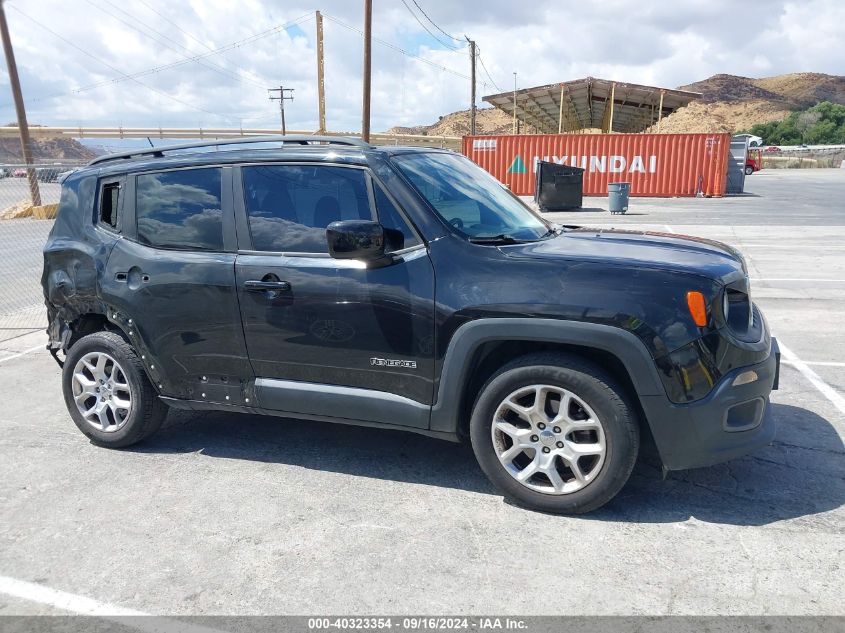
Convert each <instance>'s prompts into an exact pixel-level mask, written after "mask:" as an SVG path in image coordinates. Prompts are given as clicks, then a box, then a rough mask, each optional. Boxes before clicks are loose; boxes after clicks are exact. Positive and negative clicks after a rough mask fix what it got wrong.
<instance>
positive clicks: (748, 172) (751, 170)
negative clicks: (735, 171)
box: [745, 165, 754, 176]
mask: <svg viewBox="0 0 845 633" xmlns="http://www.w3.org/2000/svg"><path fill="white" fill-rule="evenodd" d="M753 173H754V168H753V167H752V166H751V165H746V166H745V175H746V176H750V175H751V174H753Z"/></svg>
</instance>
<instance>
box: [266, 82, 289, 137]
mask: <svg viewBox="0 0 845 633" xmlns="http://www.w3.org/2000/svg"><path fill="white" fill-rule="evenodd" d="M267 92H269V93H270V101H278V102H279V110H280V111H281V113H282V135H283V136H284V135H285V134H287V130H286V128H285V101H293V88H285V87H284V86H279V87H278V88H268V89H267ZM274 92H278V93H279V96H278V97H274V96H273V93H274ZM286 92H289V93H290V96H289V97H288V96H287V95H285V93H286Z"/></svg>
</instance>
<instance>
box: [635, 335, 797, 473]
mask: <svg viewBox="0 0 845 633" xmlns="http://www.w3.org/2000/svg"><path fill="white" fill-rule="evenodd" d="M752 372H753V373H752ZM779 373H780V351H779V349H778V344H777V341H776V340H775V339H774V338H773V339H772V345H771V352H770V354H769V357H768V358H766V359H765V360H764V361H762V362H760V363H757V364H755V365H750V366H747V367H739V368H737V369H734V370H733V371H731V372H729V373H727V374H725V375H724V376H723V377H722V379H721V380H720V381H719V382H718V384H717V385H716V386H715V387H714V388H713V390H712V391H711V392H710V394H709V395H707V396H706V397H705V398H702V399H701V400H697V401H695V402H691V403H688V404H674V403H672V402H670V401H669V399H668V398H666V397H665V396H641V397H640V400H641V403H642V405H643V410H644V412H645V414H646V417H647V419H648V423H649V426H650V427H651V431H652V435H653V436H654V441H655V443H656V444H657V449H658V451H659V452H660V457H661V459H662V461H663V464H664V466H665V467H666V468H667V469H668V470H684V469H687V468H698V467H701V466H710V465H712V464H718V463H720V462H725V461H728V460H731V459H734V458H736V457H740V456H742V455H746V454H748V453H750V452H752V451H754V450H756V449H758V448H760V447H762V446H765V445H766V444H769V443H771V441H772V439H774V436H775V424H774V421H773V420H772V415H771V407H770V406H769V394H770V393H771V391H772V389H773V388H774V389H776V388H777V379H778V376H779ZM755 375H756V379H753V380H752V377H753V376H755Z"/></svg>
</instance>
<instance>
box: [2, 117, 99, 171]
mask: <svg viewBox="0 0 845 633" xmlns="http://www.w3.org/2000/svg"><path fill="white" fill-rule="evenodd" d="M9 125H10V126H12V127H14V126H15V125H16V124H14V123H11V124H9ZM31 127H37V126H31ZM96 155H97V154H96V153H95V152H93V151H91V150H90V149H88V148H87V147H85V146H84V145H82V143H80V142H78V141H76V140H75V139H72V138H49V139H32V158H33V160H34V161H36V162H44V161H47V160H61V159H64V160H78V161H87V160H91V159H92V158H94V157H95V156H96ZM0 162H4V163H21V162H23V157H22V152H21V142H20V139H18V138H17V137H8V138H0Z"/></svg>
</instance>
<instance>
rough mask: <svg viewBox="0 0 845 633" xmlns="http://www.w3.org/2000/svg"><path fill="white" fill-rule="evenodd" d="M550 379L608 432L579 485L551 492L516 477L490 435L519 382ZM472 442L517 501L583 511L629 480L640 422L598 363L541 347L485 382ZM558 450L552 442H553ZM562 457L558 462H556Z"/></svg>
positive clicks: (497, 483) (522, 384)
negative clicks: (597, 460)
mask: <svg viewBox="0 0 845 633" xmlns="http://www.w3.org/2000/svg"><path fill="white" fill-rule="evenodd" d="M530 385H551V386H554V387H560V388H563V389H566V390H568V391H569V392H571V393H573V394H575V395H576V396H577V398H579V399H580V400H582V401H583V402H584V403H586V404H587V405H588V406H589V407H590V408H591V409H592V410H593V411H594V412H595V414H596V416H597V417H598V420H599V422H600V424H601V427H602V430H603V432H604V442H605V454H604V462H603V463H602V465H601V466H600V467H599V469H597V470H598V472H597V474H595V475H594V479H592V480H591V481H590V482H589V483H587V484H586V485H584V487H583V488H581V489H580V490H577V491H574V492H571V493H565V494H548V493H544V492H538V491H535V490H531V489H529V488H528V487H526V486H525V485H523V484H522V483H520V482H518V481H517V480H516V479H515V478H514V477H513V476H512V475H511V474H510V473H509V472H508V471H507V470H506V469H505V467H504V466H503V465H502V463H501V462H500V461H499V458H498V456H497V454H496V449H495V448H494V444H493V438H492V425H493V422H494V416H495V414H496V411H497V409H498V407H499V405H500V404H501V403H502V402H503V401H504V399H505V398H506V397H508V395H510V394H511V393H513V392H514V391H516V390H517V389H519V388H521V387H527V386H530ZM470 437H471V440H472V448H473V451H474V452H475V456H476V459H478V463H479V465H480V466H481V469H482V470H483V471H484V473H485V474H486V475H487V477H488V478H489V479H490V481H491V482H492V483H493V484H494V485H495V486H496V487H497V488H498V489H499V490H501V491H502V492H503V493H504V494H505V495H506V496H507V497H508V498H510V499H512V500H513V501H515V502H516V503H518V504H519V505H522V506H525V507H528V508H531V509H534V510H540V511H543V512H552V513H556V514H582V513H585V512H590V511H592V510H595V509H596V508H599V507H601V506H602V505H604V504H605V503H607V502H608V501H610V500H611V499H612V498H613V497H614V496H615V495H616V494H617V493H618V492H619V491H620V490H621V489H622V487H623V486H624V485H625V483H626V482H627V481H628V477H629V476H630V474H631V470H632V469H633V467H634V463H635V462H636V459H637V454H638V452H639V444H640V433H639V425H638V423H637V420H636V417H635V414H634V413H633V408H632V407H631V406H630V405H629V404H628V403H627V402H626V397H625V393H624V391H623V390H622V389H621V388H620V387H619V386H618V384H617V383H616V381H615V380H614V379H613V378H612V377H611V376H610V375H609V374H608V373H607V372H605V371H604V370H602V369H601V368H600V367H598V366H597V365H594V364H593V363H590V362H589V361H586V360H584V359H582V358H580V357H578V356H573V355H569V354H560V353H537V354H530V355H527V356H523V357H521V358H519V359H516V360H515V361H513V362H511V363H509V364H507V365H505V366H504V367H502V369H501V370H499V371H498V372H497V373H496V374H494V375H493V376H492V377H491V378H490V379H489V380H488V381H487V383H486V384H485V385H484V387H482V389H481V391H480V393H479V395H478V397H477V399H476V402H475V406H474V408H473V412H472V418H471V421H470ZM552 450H554V448H552ZM558 463H560V462H558Z"/></svg>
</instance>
